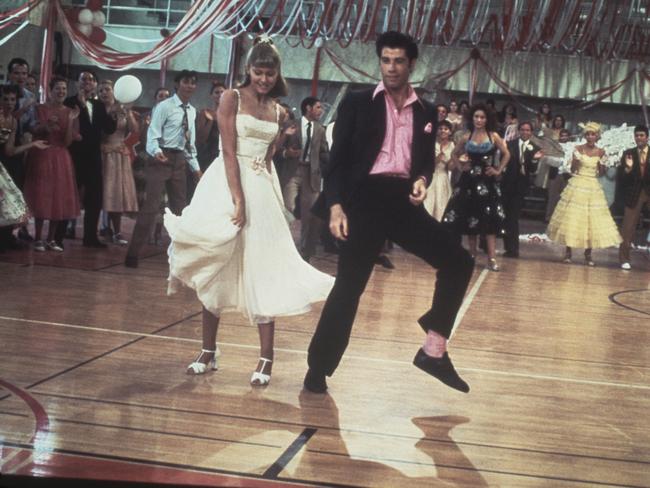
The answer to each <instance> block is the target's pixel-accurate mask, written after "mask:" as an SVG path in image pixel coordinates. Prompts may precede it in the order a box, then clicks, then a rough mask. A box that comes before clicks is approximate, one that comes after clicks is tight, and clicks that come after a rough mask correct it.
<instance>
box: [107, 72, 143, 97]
mask: <svg viewBox="0 0 650 488" xmlns="http://www.w3.org/2000/svg"><path fill="white" fill-rule="evenodd" d="M113 94H114V95H115V100H117V101H118V102H120V103H133V102H135V101H136V100H137V99H138V97H139V96H140V95H141V94H142V83H140V80H139V79H138V78H136V77H135V76H133V75H124V76H120V78H118V80H117V81H116V82H115V86H114V87H113Z"/></svg>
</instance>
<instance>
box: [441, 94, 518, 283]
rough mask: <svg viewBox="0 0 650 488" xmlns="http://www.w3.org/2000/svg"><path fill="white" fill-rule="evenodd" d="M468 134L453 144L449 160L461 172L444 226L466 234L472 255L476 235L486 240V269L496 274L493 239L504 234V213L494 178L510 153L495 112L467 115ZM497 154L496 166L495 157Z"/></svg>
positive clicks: (473, 110) (478, 108)
mask: <svg viewBox="0 0 650 488" xmlns="http://www.w3.org/2000/svg"><path fill="white" fill-rule="evenodd" d="M468 115H469V117H468V118H469V120H468V128H469V132H468V134H466V135H465V136H463V138H462V139H461V141H460V143H459V144H457V145H456V149H455V150H454V152H453V153H452V158H453V159H454V160H455V162H456V163H457V165H459V166H460V168H461V169H462V174H461V176H460V179H459V180H458V184H457V186H456V188H455V189H454V191H453V193H452V196H451V199H450V200H449V203H448V204H447V209H446V210H445V215H444V217H443V220H442V222H443V224H445V225H447V226H448V227H449V228H450V229H452V231H454V232H456V233H457V234H458V235H462V234H464V235H467V236H468V240H469V251H470V253H471V254H472V255H473V256H475V255H476V253H477V243H478V242H477V241H478V236H479V235H484V236H485V237H486V243H487V255H488V269H490V270H492V271H499V265H498V264H497V261H496V236H497V234H502V233H503V221H504V218H505V213H504V211H503V205H502V204H501V189H500V188H499V183H498V181H497V177H498V176H499V175H501V173H503V171H504V170H505V168H506V166H507V164H508V160H509V159H510V153H509V152H508V148H507V146H506V143H505V142H504V141H503V139H502V138H501V137H500V136H499V135H498V134H497V132H496V130H497V121H496V118H495V116H494V113H493V112H492V111H490V110H488V109H487V107H485V106H484V105H480V104H479V105H475V106H474V107H472V108H471V110H470V112H469V114H468ZM497 150H498V151H499V153H500V160H499V164H498V166H495V155H496V153H497Z"/></svg>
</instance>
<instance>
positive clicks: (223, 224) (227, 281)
mask: <svg viewBox="0 0 650 488" xmlns="http://www.w3.org/2000/svg"><path fill="white" fill-rule="evenodd" d="M235 126H236V130H237V153H236V154H237V160H238V162H239V171H240V179H241V185H242V190H243V192H244V198H245V210H246V224H245V225H244V227H243V228H242V229H240V228H239V227H237V226H236V225H235V224H233V223H232V222H231V218H232V216H233V214H234V204H233V202H232V197H231V194H230V188H229V187H228V182H227V180H226V172H225V165H224V162H223V159H222V157H221V156H219V157H218V158H217V159H215V160H214V162H213V163H212V164H211V165H210V166H209V168H208V169H207V170H206V172H205V173H204V175H203V177H202V178H201V180H200V181H199V184H198V185H197V187H196V191H195V192H194V197H193V198H192V202H191V203H190V205H188V206H187V207H186V208H185V209H184V210H183V213H182V215H181V216H180V217H179V216H176V215H173V214H172V213H171V212H170V211H169V209H167V210H166V214H165V227H166V228H167V231H168V233H169V235H170V237H171V239H172V243H171V245H170V246H169V251H168V254H169V289H168V293H173V292H174V291H176V290H177V288H178V285H185V286H187V287H190V288H192V289H194V290H195V291H196V294H197V296H198V298H199V300H200V301H201V303H202V304H203V306H204V307H205V308H206V309H208V310H209V311H210V312H212V313H214V314H216V315H219V314H220V313H221V312H224V311H239V312H241V313H243V314H244V315H246V316H247V317H248V318H249V319H250V320H251V322H260V321H261V320H260V319H261V318H262V317H264V318H266V317H278V316H284V315H297V314H302V313H305V312H307V311H309V309H310V305H311V303H314V302H318V301H322V300H325V299H326V298H327V296H328V294H329V292H330V290H331V288H332V286H333V284H334V278H332V277H331V276H329V275H327V274H325V273H321V272H320V271H318V270H317V269H315V268H313V267H312V266H310V265H309V264H308V263H307V262H306V261H304V260H303V259H302V257H301V256H300V254H299V253H298V251H297V249H296V246H295V244H294V242H293V238H292V236H291V233H290V231H289V225H288V223H287V219H286V218H285V213H284V205H283V203H282V196H281V191H280V183H279V180H278V177H277V174H276V171H275V169H273V171H272V173H269V172H268V170H267V168H266V164H265V162H264V158H265V156H266V153H267V150H268V148H269V144H271V142H272V141H273V139H274V138H275V136H276V135H277V133H278V129H279V124H278V122H269V121H265V120H260V119H256V118H255V117H253V116H252V115H249V114H243V113H238V114H237V116H236V123H235Z"/></svg>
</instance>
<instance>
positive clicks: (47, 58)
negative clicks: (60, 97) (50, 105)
mask: <svg viewBox="0 0 650 488" xmlns="http://www.w3.org/2000/svg"><path fill="white" fill-rule="evenodd" d="M55 29H56V8H55V6H54V4H53V3H50V4H49V5H48V7H47V23H46V25H45V31H44V32H43V54H42V56H41V74H40V79H39V85H40V87H41V93H40V100H39V101H40V102H41V103H45V102H46V101H47V92H48V88H49V86H48V85H49V83H50V78H51V77H52V51H53V48H54V30H55Z"/></svg>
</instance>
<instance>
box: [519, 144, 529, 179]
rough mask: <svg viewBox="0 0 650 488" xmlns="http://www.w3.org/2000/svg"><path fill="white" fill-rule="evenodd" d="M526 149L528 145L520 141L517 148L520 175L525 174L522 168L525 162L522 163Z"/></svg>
mask: <svg viewBox="0 0 650 488" xmlns="http://www.w3.org/2000/svg"><path fill="white" fill-rule="evenodd" d="M527 147H528V143H527V142H526V141H521V145H520V146H519V164H520V168H521V174H522V175H525V174H526V169H525V167H524V166H525V165H526V162H525V161H524V152H525V151H526V148H527Z"/></svg>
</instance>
